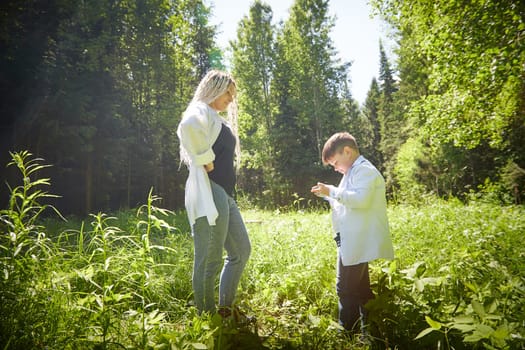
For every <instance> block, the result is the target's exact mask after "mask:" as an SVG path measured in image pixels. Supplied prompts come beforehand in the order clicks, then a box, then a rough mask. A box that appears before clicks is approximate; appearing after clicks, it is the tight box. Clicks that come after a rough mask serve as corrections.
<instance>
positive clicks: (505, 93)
mask: <svg viewBox="0 0 525 350" xmlns="http://www.w3.org/2000/svg"><path fill="white" fill-rule="evenodd" d="M373 4H374V7H375V9H376V10H377V11H378V13H379V14H380V15H381V16H382V17H383V18H384V19H386V20H387V21H388V23H389V24H390V25H391V26H392V28H393V32H394V33H393V34H394V36H395V38H396V40H397V43H398V47H397V50H396V51H397V56H398V59H397V67H398V69H399V76H400V79H399V80H400V83H399V91H398V92H397V93H396V95H395V103H396V104H397V105H398V106H399V107H401V108H399V107H398V108H397V110H398V111H399V112H401V113H402V114H403V116H404V118H405V119H406V123H407V124H406V126H407V129H400V128H396V132H399V131H401V132H403V131H408V133H409V135H408V136H409V137H416V138H421V139H422V141H423V144H424V145H427V146H428V147H430V148H431V149H432V150H433V151H437V153H436V154H442V155H446V156H447V157H446V158H445V157H444V158H440V157H436V158H435V159H434V160H433V161H431V166H430V168H439V167H440V166H441V163H443V162H446V163H447V164H450V167H452V168H457V169H465V170H466V173H471V174H474V173H481V174H479V175H478V174H476V175H470V176H467V177H464V178H463V179H460V181H458V182H457V184H458V189H456V190H455V191H454V192H456V194H459V195H461V194H465V193H468V192H469V191H470V189H471V188H477V187H478V186H479V185H481V184H483V182H484V181H491V182H496V181H498V182H499V184H500V185H506V183H505V181H504V180H501V178H502V177H503V176H504V173H505V167H506V166H507V165H506V164H507V163H508V162H514V163H515V164H517V165H518V167H519V168H523V162H524V158H523V154H525V152H524V151H523V146H524V144H523V135H524V131H525V120H524V115H525V114H524V113H523V111H524V101H525V99H524V98H523V96H524V91H525V85H524V83H523V82H524V81H525V80H524V79H523V77H524V68H523V67H524V62H525V50H524V49H523V48H524V45H523V33H524V30H525V23H524V18H525V17H524V16H523V14H524V13H525V8H524V6H523V3H522V2H520V1H510V2H507V3H505V4H503V3H501V2H499V1H473V2H464V1H459V0H458V1H437V2H435V1H434V2H432V1H419V2H417V3H408V2H400V1H390V0H379V1H373ZM401 141H403V140H402V139H401ZM427 146H425V147H427ZM440 147H442V148H443V149H442V150H437V148H440ZM451 150H454V151H455V152H456V153H458V152H459V154H460V155H461V156H459V157H455V156H454V153H451V152H450V151H451ZM448 156H450V158H448ZM483 164H485V166H484V165H483ZM424 172H425V169H421V173H424ZM387 175H388V174H387ZM480 175H482V176H480ZM431 176H432V174H431V173H429V172H426V177H431ZM446 176H447V175H446V174H443V177H442V178H445V177H446ZM439 177H441V175H439ZM458 178H459V177H458ZM440 180H441V179H440ZM515 184H516V183H515ZM517 184H518V187H516V186H507V187H506V189H505V191H506V192H507V193H508V194H510V193H514V196H515V197H516V198H517V201H519V198H520V197H521V196H522V195H523V191H524V189H523V187H522V186H521V185H520V182H518V183H517ZM516 189H517V191H516Z"/></svg>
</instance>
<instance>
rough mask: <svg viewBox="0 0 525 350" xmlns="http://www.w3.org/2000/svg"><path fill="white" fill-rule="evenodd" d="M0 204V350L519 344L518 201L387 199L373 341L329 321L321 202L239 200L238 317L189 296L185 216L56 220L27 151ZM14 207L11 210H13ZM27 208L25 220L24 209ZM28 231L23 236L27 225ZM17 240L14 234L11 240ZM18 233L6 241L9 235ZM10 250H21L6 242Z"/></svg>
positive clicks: (326, 224) (325, 217)
mask: <svg viewBox="0 0 525 350" xmlns="http://www.w3.org/2000/svg"><path fill="white" fill-rule="evenodd" d="M13 164H14V165H16V166H17V167H18V168H19V169H20V170H21V173H22V174H26V175H28V174H29V175H32V176H33V178H31V179H26V181H25V182H24V185H21V186H20V187H13V188H11V194H12V196H14V197H15V198H16V200H15V202H18V203H24V202H31V203H32V204H31V205H30V206H29V207H32V210H29V211H26V213H29V212H31V213H32V214H31V215H28V216H26V217H25V219H24V220H22V222H23V223H24V224H21V225H17V224H16V223H17V222H20V220H19V219H20V217H21V215H20V214H21V212H20V209H23V208H28V206H24V205H15V206H14V207H10V209H7V210H3V211H2V212H1V218H2V233H1V235H0V239H1V241H0V249H1V250H0V269H1V271H2V275H1V276H0V287H1V288H0V300H1V301H2V303H0V320H1V322H0V327H1V332H0V346H1V347H2V348H3V349H19V348H24V349H25V348H62V349H93V348H96V349H115V348H128V349H146V348H147V349H152V348H172V349H283V348H286V349H338V348H345V349H347V348H351V349H370V348H371V349H375V348H378V349H379V348H385V347H388V348H399V349H409V348H417V349H430V348H444V349H471V348H487V349H496V348H497V349H517V348H521V347H523V346H524V345H525V329H524V327H523V323H522V321H523V317H524V315H525V309H524V306H523V302H522V300H523V298H524V297H525V295H524V294H525V285H524V281H525V276H524V275H523V271H525V265H524V261H525V260H524V259H523V243H522V241H523V240H522V232H523V231H524V230H525V221H524V218H525V215H524V214H525V213H524V209H523V207H521V206H506V207H500V206H498V205H494V204H493V203H483V202H471V203H470V204H469V205H464V204H462V203H460V202H459V201H448V202H444V201H440V200H437V199H435V198H432V197H426V199H427V202H426V203H422V204H420V205H419V206H411V205H403V206H392V207H390V208H389V217H390V224H391V233H392V237H393V240H394V246H395V252H396V259H395V260H393V261H390V262H387V261H377V262H373V263H372V264H371V265H370V266H371V279H372V282H373V286H372V287H373V290H374V293H375V294H376V298H375V299H374V300H373V301H372V302H370V303H369V304H368V309H369V320H370V331H371V335H372V336H373V343H372V346H367V345H362V344H359V343H358V342H356V341H355V340H353V339H350V338H348V337H346V336H345V335H344V334H342V333H341V332H340V330H341V329H340V326H339V325H338V324H337V323H336V322H335V320H336V317H337V299H336V294H335V291H334V279H335V255H336V251H335V245H334V243H333V241H332V239H331V236H332V235H331V227H330V214H329V212H328V211H326V210H320V209H315V210H311V211H301V210H297V209H291V210H289V211H261V210H244V211H243V215H244V217H245V220H246V224H247V226H248V230H249V232H250V237H251V240H252V246H253V254H252V257H251V259H250V261H249V264H248V267H247V269H246V271H245V273H244V274H243V277H242V280H241V285H240V288H239V293H238V306H240V307H241V309H243V310H246V311H247V312H248V313H249V314H252V315H255V316H256V321H255V322H254V323H252V324H249V325H242V324H235V323H234V322H223V321H222V319H221V318H220V317H219V316H217V315H208V314H204V315H200V316H199V315H197V313H196V310H195V308H193V307H192V306H191V303H190V300H191V293H192V292H191V268H192V259H193V252H192V239H191V236H190V234H189V227H188V225H187V223H186V220H187V219H186V215H185V213H184V212H180V213H174V212H170V211H167V210H165V209H162V208H159V207H156V206H155V203H156V202H158V200H159V198H158V197H156V196H155V195H153V194H152V192H150V194H149V196H148V198H147V202H146V204H144V205H143V206H141V207H140V208H138V209H137V210H136V212H135V211H125V212H119V213H115V215H114V216H108V215H106V214H103V213H99V214H96V215H91V217H90V219H89V220H90V222H89V223H88V224H87V225H86V224H85V222H84V221H83V220H78V219H72V218H70V219H69V221H67V222H65V221H63V220H60V221H56V220H50V219H44V220H42V219H40V220H39V219H38V214H39V213H41V210H42V209H43V208H44V207H45V205H44V204H41V200H42V199H44V198H45V196H47V195H48V194H47V192H45V191H42V190H41V189H39V188H40V187H42V186H48V184H46V183H47V182H48V180H47V179H46V180H43V181H40V180H38V179H35V178H34V176H35V175H37V173H38V172H39V171H41V170H43V169H44V168H45V166H42V165H40V160H38V159H31V158H30V155H29V154H27V153H20V154H13ZM11 209H13V210H11ZM35 215H36V216H35ZM44 223H45V226H44V225H43V224H44ZM25 232H28V234H25ZM13 237H16V239H17V240H16V242H14V241H13ZM15 243H16V244H15ZM17 247H21V248H20V249H17Z"/></svg>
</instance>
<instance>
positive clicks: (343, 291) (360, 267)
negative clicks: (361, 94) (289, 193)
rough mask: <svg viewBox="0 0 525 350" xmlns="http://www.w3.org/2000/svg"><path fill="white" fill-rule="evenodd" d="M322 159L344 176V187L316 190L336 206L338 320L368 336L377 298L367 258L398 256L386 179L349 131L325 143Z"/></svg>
mask: <svg viewBox="0 0 525 350" xmlns="http://www.w3.org/2000/svg"><path fill="white" fill-rule="evenodd" d="M322 161H323V164H324V165H330V166H332V167H333V168H334V170H335V171H337V172H339V173H341V174H343V178H342V179H341V182H340V183H339V186H337V187H335V186H331V185H325V184H323V183H320V182H319V183H317V185H316V186H313V187H312V189H311V192H312V193H314V194H315V195H317V196H319V197H323V198H324V199H326V200H327V201H328V202H329V203H330V206H331V208H332V225H333V230H334V233H335V237H334V239H335V241H336V243H337V247H338V257H337V284H336V291H337V295H338V297H339V324H341V326H343V327H344V328H345V329H346V330H348V331H350V333H352V334H353V333H358V331H359V327H357V325H358V321H359V320H360V319H361V325H360V326H361V330H360V331H361V333H362V334H365V330H364V329H363V327H364V316H365V314H364V311H365V310H364V305H365V304H366V303H367V302H368V301H369V300H370V299H372V298H373V294H372V290H371V288H370V278H369V274H368V262H369V261H372V260H375V259H378V258H385V259H393V258H394V249H393V247H392V241H391V239H390V235H389V229H388V218H387V212H386V197H385V180H384V179H383V176H382V175H381V174H380V173H379V171H378V170H377V169H376V168H375V167H374V166H373V165H372V163H370V162H369V161H368V160H366V159H365V158H364V157H363V156H361V155H360V153H359V148H358V146H357V142H356V140H355V138H354V137H353V136H352V135H350V134H349V133H347V132H341V133H337V134H334V135H332V136H331V137H330V138H329V139H328V141H326V143H325V145H324V147H323V153H322Z"/></svg>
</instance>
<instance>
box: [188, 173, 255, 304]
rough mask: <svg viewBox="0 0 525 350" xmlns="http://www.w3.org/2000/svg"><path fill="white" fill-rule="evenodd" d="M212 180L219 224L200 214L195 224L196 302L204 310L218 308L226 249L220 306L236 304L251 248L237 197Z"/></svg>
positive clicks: (194, 289)
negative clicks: (211, 223) (238, 288)
mask: <svg viewBox="0 0 525 350" xmlns="http://www.w3.org/2000/svg"><path fill="white" fill-rule="evenodd" d="M210 182H211V190H212V193H213V200H214V202H215V207H216V208H217V211H218V212H219V216H218V218H217V221H216V223H215V226H210V225H209V224H208V220H207V218H206V217H200V218H198V219H197V220H196V221H195V224H194V226H193V242H194V250H195V254H194V263H193V280H192V283H193V292H194V298H195V305H196V307H197V309H198V310H199V311H201V312H203V311H205V312H214V311H215V281H216V278H217V275H218V273H219V270H220V268H221V265H223V249H225V250H226V253H227V256H226V260H225V261H224V265H223V268H222V272H221V275H220V282H219V306H232V304H233V301H234V299H235V294H236V292H237V286H238V285H239V280H240V279H241V275H242V272H243V270H244V267H245V266H246V263H247V261H248V258H249V256H250V252H251V245H250V239H249V238H248V232H247V231H246V227H245V225H244V222H243V220H242V217H241V213H240V212H239V208H238V207H237V204H236V203H235V200H234V199H233V198H232V197H230V196H229V195H228V194H227V193H226V192H225V191H224V189H223V188H222V187H221V186H219V185H217V184H216V183H214V182H213V181H210Z"/></svg>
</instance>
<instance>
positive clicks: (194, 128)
mask: <svg viewBox="0 0 525 350" xmlns="http://www.w3.org/2000/svg"><path fill="white" fill-rule="evenodd" d="M206 124H207V123H206V121H205V120H203V118H199V117H198V116H189V117H187V118H184V119H183V120H182V121H181V123H180V124H179V128H178V130H177V135H178V136H179V139H180V142H181V145H182V147H183V149H184V151H185V153H186V154H187V155H188V157H189V158H190V161H191V163H192V164H195V165H205V164H208V163H211V162H213V161H214V160H215V153H213V150H212V148H211V145H210V142H209V140H210V135H209V132H208V127H207V125H206Z"/></svg>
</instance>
